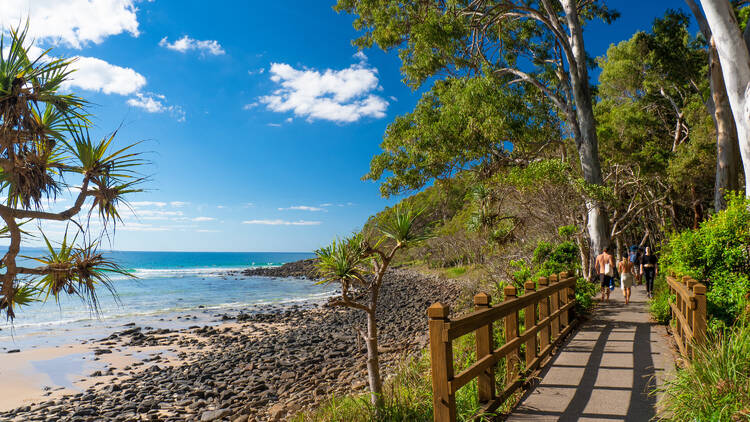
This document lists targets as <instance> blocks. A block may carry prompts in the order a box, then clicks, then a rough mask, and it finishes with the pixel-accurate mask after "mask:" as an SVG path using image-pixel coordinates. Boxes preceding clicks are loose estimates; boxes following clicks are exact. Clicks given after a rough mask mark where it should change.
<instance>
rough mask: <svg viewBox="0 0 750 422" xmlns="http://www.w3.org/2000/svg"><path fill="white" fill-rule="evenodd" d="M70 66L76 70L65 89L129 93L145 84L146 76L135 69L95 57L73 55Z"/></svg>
mask: <svg viewBox="0 0 750 422" xmlns="http://www.w3.org/2000/svg"><path fill="white" fill-rule="evenodd" d="M32 57H34V56H32ZM71 67H72V68H73V69H75V70H76V71H75V72H73V73H72V74H71V75H70V79H69V80H68V82H66V83H65V85H64V88H65V89H70V88H72V87H76V88H81V89H85V90H88V91H97V92H103V93H105V94H120V95H130V94H132V93H134V92H137V91H139V90H140V89H141V88H143V87H144V86H145V85H146V78H145V77H144V76H143V75H141V74H140V73H138V72H136V71H135V70H133V69H131V68H129V67H120V66H116V65H113V64H110V63H107V62H105V61H104V60H101V59H97V58H96V57H81V56H78V57H75V61H74V62H73V64H72V65H71Z"/></svg>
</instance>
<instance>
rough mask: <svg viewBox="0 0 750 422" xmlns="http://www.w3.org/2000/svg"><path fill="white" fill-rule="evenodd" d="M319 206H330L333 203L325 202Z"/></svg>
mask: <svg viewBox="0 0 750 422" xmlns="http://www.w3.org/2000/svg"><path fill="white" fill-rule="evenodd" d="M320 206H321V207H332V206H333V204H331V203H329V202H326V203H325V204H320Z"/></svg>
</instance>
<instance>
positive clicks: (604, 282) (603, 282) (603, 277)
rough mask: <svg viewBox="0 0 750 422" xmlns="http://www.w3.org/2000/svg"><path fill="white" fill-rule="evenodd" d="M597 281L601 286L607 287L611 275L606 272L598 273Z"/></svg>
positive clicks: (610, 281)
mask: <svg viewBox="0 0 750 422" xmlns="http://www.w3.org/2000/svg"><path fill="white" fill-rule="evenodd" d="M599 283H600V284H601V286H602V287H606V288H608V289H609V286H610V285H611V284H612V277H610V276H608V275H606V274H599Z"/></svg>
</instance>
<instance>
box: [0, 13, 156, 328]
mask: <svg viewBox="0 0 750 422" xmlns="http://www.w3.org/2000/svg"><path fill="white" fill-rule="evenodd" d="M27 31H28V25H27V26H26V28H24V29H23V30H21V29H15V30H11V31H10V36H9V37H8V38H10V46H9V47H7V50H6V46H5V40H6V37H5V36H2V37H0V194H2V195H3V196H6V198H7V199H5V200H4V204H2V203H0V219H1V220H2V223H0V224H4V227H2V226H0V237H4V238H7V239H9V240H10V245H9V246H8V251H7V252H6V253H5V255H4V256H3V257H2V259H0V269H2V270H4V274H0V312H4V313H5V315H6V317H7V318H8V319H10V320H12V319H14V318H15V316H16V310H17V308H18V307H19V306H22V305H26V304H29V303H30V302H33V301H36V300H40V299H41V298H42V297H43V298H44V299H46V298H48V297H49V295H52V296H53V297H54V298H55V299H56V300H57V299H58V297H59V294H60V293H64V294H69V295H76V296H79V297H80V298H81V299H83V300H84V301H86V302H87V303H88V304H89V305H90V306H91V307H92V309H94V310H97V309H98V305H97V296H96V289H97V287H100V286H103V287H105V288H107V289H108V290H110V291H113V289H112V285H111V284H110V279H109V275H110V274H112V273H121V274H126V273H125V272H124V271H123V270H122V268H121V267H119V266H118V265H117V264H116V263H115V262H112V261H110V260H109V259H107V258H106V257H104V256H103V255H102V254H101V253H100V252H98V250H97V245H98V244H99V240H101V238H102V236H104V235H105V234H106V233H107V227H108V223H109V222H112V224H114V223H116V221H117V220H120V215H119V213H118V209H119V207H120V206H121V205H123V204H126V203H125V202H124V195H126V194H128V193H131V192H138V191H139V189H137V185H138V184H139V183H140V182H142V181H143V178H140V177H137V175H136V174H135V173H134V167H136V166H138V165H140V164H142V163H143V161H142V160H141V159H140V158H139V157H138V154H137V153H132V152H130V149H131V148H132V147H133V145H130V146H127V147H125V148H122V149H118V150H115V149H114V148H113V140H114V136H115V135H114V134H112V135H110V136H106V137H105V138H104V139H102V140H100V141H92V140H91V138H90V137H89V133H88V128H89V125H90V122H89V120H88V118H87V114H86V111H85V106H86V105H87V102H86V101H85V100H83V99H82V98H79V97H77V96H75V95H72V94H69V93H67V92H65V91H64V89H63V87H64V83H65V82H66V81H67V80H69V77H70V75H71V72H72V71H73V69H71V67H70V64H71V63H72V60H67V59H56V58H52V57H49V56H48V55H47V53H48V52H49V50H47V51H45V52H44V53H42V54H41V55H40V56H39V57H37V58H35V59H31V58H29V56H28V52H29V49H28V46H25V45H24V44H25V42H26V34H27ZM66 176H67V177H66ZM69 178H73V179H75V183H76V184H75V185H71V184H68V183H67V181H66V180H67V179H69ZM63 189H71V190H72V189H75V190H78V193H77V197H76V199H75V202H74V204H73V206H72V207H70V208H68V209H66V210H64V211H61V212H52V211H50V210H49V209H46V207H45V205H48V204H49V203H50V200H54V199H55V198H56V197H57V195H58V194H59V193H60V192H61V191H62V190H63ZM89 199H91V201H90V202H87V200H89ZM89 204H90V205H89ZM85 205H89V211H88V213H87V214H86V213H84V216H85V217H86V218H85V221H76V220H75V219H74V218H75V217H76V216H77V215H78V214H79V213H81V211H82V210H83V208H84V206H85ZM95 211H96V213H97V214H98V215H99V217H100V219H101V220H102V223H103V225H102V230H101V232H100V233H99V235H98V236H94V235H92V230H90V229H91V227H90V225H89V224H88V223H89V221H90V217H91V215H92V214H93V213H94V212H95ZM42 221H60V222H73V223H74V225H73V227H74V229H75V230H77V231H78V233H77V234H75V235H73V236H71V237H72V240H70V238H69V236H68V235H67V232H66V235H65V238H64V239H63V241H62V244H61V245H60V247H59V249H56V248H55V247H53V246H52V243H51V242H50V241H49V240H48V239H47V237H46V236H45V235H44V233H42V234H41V237H42V238H43V239H44V241H45V243H46V245H47V248H48V253H47V255H45V256H42V257H39V258H34V259H35V260H36V261H38V262H39V263H40V264H41V265H40V266H38V267H34V268H27V267H23V266H19V265H18V263H17V258H18V256H19V252H20V248H21V242H22V237H26V236H30V235H31V234H30V233H28V232H27V231H23V230H22V229H21V227H22V226H23V225H24V224H26V223H29V222H36V223H38V224H39V223H41V222H42ZM39 230H40V232H41V225H40V226H39Z"/></svg>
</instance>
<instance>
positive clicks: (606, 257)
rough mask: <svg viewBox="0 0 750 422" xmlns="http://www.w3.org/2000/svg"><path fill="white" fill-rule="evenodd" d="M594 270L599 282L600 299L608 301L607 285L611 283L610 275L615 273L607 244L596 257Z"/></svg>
mask: <svg viewBox="0 0 750 422" xmlns="http://www.w3.org/2000/svg"><path fill="white" fill-rule="evenodd" d="M594 271H596V274H597V276H598V277H599V284H601V287H602V301H603V302H609V286H610V284H611V283H612V276H614V275H615V259H614V257H613V256H612V255H611V254H610V248H609V246H607V247H605V248H604V250H603V251H602V253H601V254H599V255H598V256H597V257H596V260H595V261H594Z"/></svg>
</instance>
